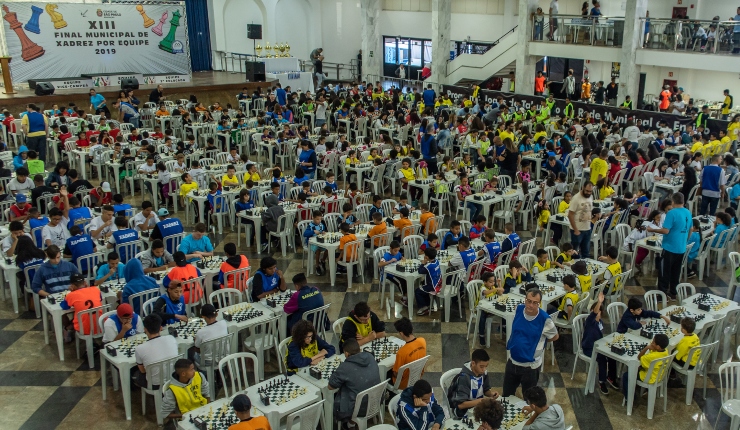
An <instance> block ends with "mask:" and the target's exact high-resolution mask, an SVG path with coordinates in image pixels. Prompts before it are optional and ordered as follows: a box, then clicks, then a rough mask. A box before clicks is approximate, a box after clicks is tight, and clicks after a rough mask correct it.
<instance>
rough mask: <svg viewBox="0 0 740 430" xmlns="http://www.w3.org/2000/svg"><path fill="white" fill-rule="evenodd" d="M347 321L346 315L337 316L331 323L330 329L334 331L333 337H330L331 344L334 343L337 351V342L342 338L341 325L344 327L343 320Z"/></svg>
mask: <svg viewBox="0 0 740 430" xmlns="http://www.w3.org/2000/svg"><path fill="white" fill-rule="evenodd" d="M345 321H347V317H342V318H338V319H337V320H336V321H334V323H333V324H332V325H331V331H332V332H333V333H334V339H332V342H334V343H332V345H334V346H335V347H336V348H337V351H339V344H340V342H341V339H342V327H344V322H345Z"/></svg>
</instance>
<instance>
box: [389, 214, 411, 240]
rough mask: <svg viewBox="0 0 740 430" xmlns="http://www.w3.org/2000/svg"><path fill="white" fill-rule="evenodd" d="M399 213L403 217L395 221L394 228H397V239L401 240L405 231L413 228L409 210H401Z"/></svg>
mask: <svg viewBox="0 0 740 430" xmlns="http://www.w3.org/2000/svg"><path fill="white" fill-rule="evenodd" d="M398 213H399V214H400V216H401V217H400V218H399V219H395V220H393V226H394V227H396V234H395V236H396V238H401V236H402V233H403V229H404V228H406V227H409V226H411V224H412V223H411V220H410V219H409V210H408V209H407V208H401V210H400V211H399V212H398Z"/></svg>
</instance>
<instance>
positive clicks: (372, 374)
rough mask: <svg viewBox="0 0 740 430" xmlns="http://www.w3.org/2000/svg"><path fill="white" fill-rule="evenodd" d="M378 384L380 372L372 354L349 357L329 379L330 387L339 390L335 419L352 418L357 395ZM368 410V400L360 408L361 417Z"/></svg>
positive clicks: (335, 401)
mask: <svg viewBox="0 0 740 430" xmlns="http://www.w3.org/2000/svg"><path fill="white" fill-rule="evenodd" d="M378 384H380V370H378V363H377V362H376V361H375V357H373V355H372V354H370V353H369V352H365V351H361V352H359V353H357V354H355V355H351V356H349V357H348V358H347V359H346V360H345V361H344V362H343V363H342V364H340V365H339V366H338V367H337V369H336V370H335V371H334V373H332V375H331V378H329V385H330V386H332V387H333V388H337V389H338V391H337V393H336V394H335V395H334V417H335V418H336V419H337V420H340V421H342V420H346V419H348V418H350V417H351V416H352V412H353V411H354V409H355V399H356V398H357V394H358V393H360V392H362V391H365V390H367V389H368V388H370V387H373V386H375V385H378ZM366 410H367V399H365V400H364V401H363V402H362V406H360V415H363V414H364V413H365V411H366Z"/></svg>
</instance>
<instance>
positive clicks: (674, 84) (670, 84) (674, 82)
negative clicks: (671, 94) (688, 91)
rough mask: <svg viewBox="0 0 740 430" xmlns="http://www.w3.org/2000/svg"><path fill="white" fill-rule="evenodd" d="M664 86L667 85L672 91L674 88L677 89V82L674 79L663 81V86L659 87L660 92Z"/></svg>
mask: <svg viewBox="0 0 740 430" xmlns="http://www.w3.org/2000/svg"><path fill="white" fill-rule="evenodd" d="M666 85H668V87H670V88H671V90H673V88H674V87H678V81H677V80H675V79H663V86H662V87H660V88H661V91H662V90H663V88H665V86H666Z"/></svg>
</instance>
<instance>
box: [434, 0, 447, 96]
mask: <svg viewBox="0 0 740 430" xmlns="http://www.w3.org/2000/svg"><path fill="white" fill-rule="evenodd" d="M451 28H452V0H432V77H431V78H430V79H431V81H432V82H436V83H438V84H440V85H444V84H447V83H448V82H447V61H448V60H449V59H450V30H451ZM441 90H442V88H441V87H440V88H437V91H441Z"/></svg>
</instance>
